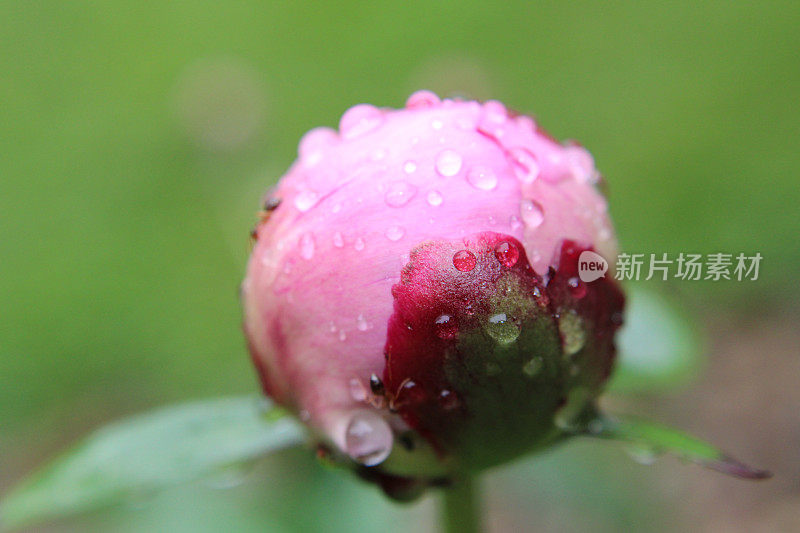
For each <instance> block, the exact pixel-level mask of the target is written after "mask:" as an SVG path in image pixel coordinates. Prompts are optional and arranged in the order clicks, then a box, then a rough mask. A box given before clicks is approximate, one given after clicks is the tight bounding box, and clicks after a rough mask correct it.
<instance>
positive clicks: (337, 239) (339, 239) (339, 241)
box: [333, 231, 344, 248]
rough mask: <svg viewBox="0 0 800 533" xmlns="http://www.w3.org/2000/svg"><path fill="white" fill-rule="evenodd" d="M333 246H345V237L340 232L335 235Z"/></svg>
mask: <svg viewBox="0 0 800 533" xmlns="http://www.w3.org/2000/svg"><path fill="white" fill-rule="evenodd" d="M333 245H334V246H335V247H337V248H341V247H343V246H344V237H342V234H341V233H340V232H338V231H337V232H336V233H334V234H333Z"/></svg>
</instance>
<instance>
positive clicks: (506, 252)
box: [494, 241, 519, 268]
mask: <svg viewBox="0 0 800 533" xmlns="http://www.w3.org/2000/svg"><path fill="white" fill-rule="evenodd" d="M494 255H495V257H497V260H498V261H500V264H501V265H505V266H507V267H509V268H511V267H513V266H514V265H516V264H517V261H518V260H519V248H517V246H516V245H515V244H514V243H513V242H506V241H503V242H501V243H500V244H498V245H497V246H496V247H495V249H494Z"/></svg>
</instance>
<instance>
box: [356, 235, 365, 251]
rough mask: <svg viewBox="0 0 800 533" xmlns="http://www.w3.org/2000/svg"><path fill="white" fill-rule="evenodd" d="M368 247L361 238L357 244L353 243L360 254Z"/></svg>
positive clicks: (357, 240)
mask: <svg viewBox="0 0 800 533" xmlns="http://www.w3.org/2000/svg"><path fill="white" fill-rule="evenodd" d="M365 246H366V245H365V244H364V239H362V238H361V237H359V238H357V239H356V242H354V243H353V248H355V250H356V252H360V251H361V250H363V249H364V247H365Z"/></svg>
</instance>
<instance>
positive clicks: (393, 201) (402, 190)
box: [384, 181, 417, 207]
mask: <svg viewBox="0 0 800 533" xmlns="http://www.w3.org/2000/svg"><path fill="white" fill-rule="evenodd" d="M415 194H417V188H416V187H414V186H413V185H411V184H409V183H406V182H405V181H395V182H393V183H390V184H389V187H388V188H387V189H386V195H385V196H384V200H385V201H386V205H388V206H389V207H402V206H404V205H406V204H407V203H408V202H409V201H411V199H412V198H413V197H414V195H415Z"/></svg>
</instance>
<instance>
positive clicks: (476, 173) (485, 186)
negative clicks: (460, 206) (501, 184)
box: [467, 166, 497, 191]
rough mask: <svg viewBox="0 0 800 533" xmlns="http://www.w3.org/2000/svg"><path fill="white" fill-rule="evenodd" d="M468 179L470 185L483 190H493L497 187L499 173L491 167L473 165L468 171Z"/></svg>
mask: <svg viewBox="0 0 800 533" xmlns="http://www.w3.org/2000/svg"><path fill="white" fill-rule="evenodd" d="M467 181H468V182H469V184H470V185H472V186H473V187H475V188H476V189H479V190H482V191H491V190H492V189H494V188H495V187H497V175H496V174H495V173H494V171H493V170H492V169H491V168H489V167H484V166H477V167H473V168H472V169H470V171H469V172H468V173H467Z"/></svg>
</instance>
